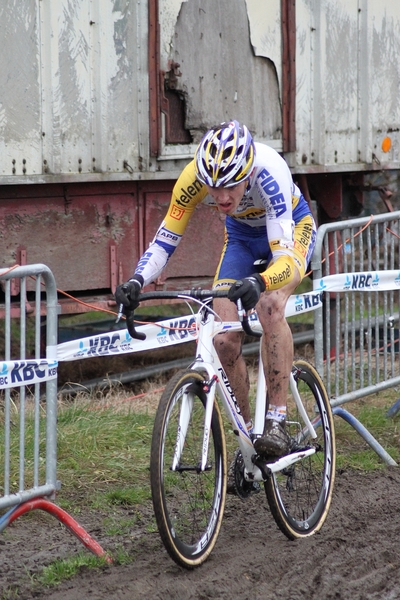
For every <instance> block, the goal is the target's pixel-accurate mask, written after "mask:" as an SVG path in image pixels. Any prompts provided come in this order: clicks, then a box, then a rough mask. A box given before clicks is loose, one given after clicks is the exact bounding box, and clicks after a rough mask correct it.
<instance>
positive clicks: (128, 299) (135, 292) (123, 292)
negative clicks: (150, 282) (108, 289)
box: [115, 275, 144, 310]
mask: <svg viewBox="0 0 400 600" xmlns="http://www.w3.org/2000/svg"><path fill="white" fill-rule="evenodd" d="M143 283H144V279H143V277H142V276H141V275H134V276H133V277H132V278H131V279H129V281H126V282H125V283H123V284H122V285H119V286H118V287H117V289H116V290H115V300H116V302H117V304H118V305H121V304H122V305H123V307H124V308H127V309H128V310H135V308H137V307H138V306H139V295H140V292H141V291H142V287H143Z"/></svg>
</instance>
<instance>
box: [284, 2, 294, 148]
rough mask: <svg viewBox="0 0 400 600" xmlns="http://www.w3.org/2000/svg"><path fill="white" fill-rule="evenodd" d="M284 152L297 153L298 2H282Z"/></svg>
mask: <svg viewBox="0 0 400 600" xmlns="http://www.w3.org/2000/svg"><path fill="white" fill-rule="evenodd" d="M281 13H282V24H281V26H282V137H283V152H295V151H296V0H281Z"/></svg>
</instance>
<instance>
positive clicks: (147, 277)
mask: <svg viewBox="0 0 400 600" xmlns="http://www.w3.org/2000/svg"><path fill="white" fill-rule="evenodd" d="M174 249H175V248H172V249H170V251H169V252H168V251H167V250H166V249H165V248H163V247H162V246H160V245H159V244H157V243H155V242H153V243H151V244H150V246H149V247H148V249H147V250H146V252H144V254H143V255H142V256H141V258H140V260H139V262H138V264H137V265H136V269H135V273H134V274H135V275H141V276H142V277H143V279H144V284H143V285H147V284H148V283H151V282H152V281H154V280H155V279H157V277H158V276H159V275H160V274H161V273H162V271H163V270H164V268H165V266H166V264H167V262H168V260H169V257H170V256H171V254H172V252H173V251H174Z"/></svg>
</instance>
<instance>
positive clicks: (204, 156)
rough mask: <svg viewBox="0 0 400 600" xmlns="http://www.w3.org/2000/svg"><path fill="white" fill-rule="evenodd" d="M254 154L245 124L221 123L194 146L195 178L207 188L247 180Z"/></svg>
mask: <svg viewBox="0 0 400 600" xmlns="http://www.w3.org/2000/svg"><path fill="white" fill-rule="evenodd" d="M254 155H255V148H254V142H253V138H252V136H251V133H250V131H249V130H248V129H247V127H246V126H245V125H240V124H239V123H238V122H237V121H229V122H228V123H221V125H218V126H217V127H213V128H212V129H210V130H209V131H207V133H206V134H205V135H204V137H203V139H202V140H201V142H200V144H199V145H198V147H197V150H196V153H195V167H196V176H197V179H198V180H199V181H201V183H205V184H206V185H209V186H210V187H232V186H234V185H237V184H238V183H240V182H241V181H244V180H245V179H247V178H248V177H249V175H250V173H251V170H252V168H253V163H254Z"/></svg>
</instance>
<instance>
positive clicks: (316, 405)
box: [265, 360, 336, 540]
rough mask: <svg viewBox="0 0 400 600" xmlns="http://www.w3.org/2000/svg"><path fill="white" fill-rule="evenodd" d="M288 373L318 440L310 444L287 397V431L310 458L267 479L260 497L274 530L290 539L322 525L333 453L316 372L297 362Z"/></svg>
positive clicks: (322, 389) (323, 395) (332, 435)
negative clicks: (264, 499)
mask: <svg viewBox="0 0 400 600" xmlns="http://www.w3.org/2000/svg"><path fill="white" fill-rule="evenodd" d="M292 373H293V375H294V378H295V381H296V385H297V389H298V391H299V395H300V398H301V401H302V404H303V406H304V409H305V410H306V412H307V415H308V417H309V419H310V421H311V422H312V424H313V426H314V429H315V432H316V433H317V438H316V439H313V438H312V437H311V436H310V435H309V432H308V429H306V428H305V425H304V421H303V419H302V417H301V415H300V413H299V410H298V408H297V405H296V403H295V400H294V397H293V395H292V394H289V398H288V404H287V418H286V430H287V432H288V433H289V435H290V436H291V438H292V439H293V440H294V441H295V442H296V444H297V445H298V446H299V447H301V448H302V447H304V448H307V447H310V448H314V449H315V453H314V454H312V455H311V456H308V457H306V458H303V459H301V460H299V461H298V462H296V463H294V464H293V465H291V466H289V467H288V468H286V469H284V470H282V471H280V472H278V473H275V474H272V475H271V476H270V477H269V478H268V479H267V481H266V483H265V492H266V495H267V499H268V503H269V505H270V508H271V512H272V515H273V517H274V518H275V521H276V522H277V524H278V527H279V528H280V529H281V531H282V532H283V533H284V534H285V535H286V536H287V537H288V538H289V539H292V540H293V539H295V538H301V537H307V536H310V535H313V534H314V533H316V532H317V531H319V530H320V529H321V527H322V525H323V524H324V522H325V519H326V517H327V514H328V510H329V506H330V503H331V498H332V492H333V483H334V479H335V459H336V450H335V433H334V425H333V416H332V410H331V406H330V402H329V399H328V396H327V393H326V390H325V386H324V384H323V383H322V381H321V379H320V377H319V375H318V372H317V371H316V369H315V368H314V367H313V366H312V365H310V364H309V363H307V362H305V361H303V360H298V361H295V363H294V365H293V371H292Z"/></svg>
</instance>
